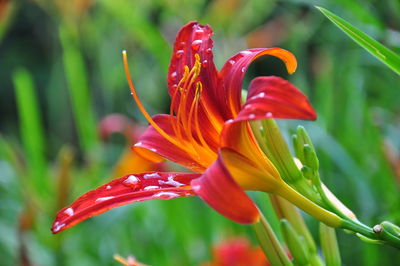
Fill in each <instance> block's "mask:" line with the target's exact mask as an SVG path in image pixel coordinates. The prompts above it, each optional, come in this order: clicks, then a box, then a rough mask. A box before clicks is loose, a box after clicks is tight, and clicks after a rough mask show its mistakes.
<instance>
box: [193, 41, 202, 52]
mask: <svg viewBox="0 0 400 266" xmlns="http://www.w3.org/2000/svg"><path fill="white" fill-rule="evenodd" d="M202 43H203V41H202V40H195V41H193V42H192V49H193V50H194V51H198V50H199V48H200V45H201V44H202Z"/></svg>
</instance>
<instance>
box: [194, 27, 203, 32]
mask: <svg viewBox="0 0 400 266" xmlns="http://www.w3.org/2000/svg"><path fill="white" fill-rule="evenodd" d="M194 32H195V33H204V30H203V29H202V28H198V29H196V30H195V31H194Z"/></svg>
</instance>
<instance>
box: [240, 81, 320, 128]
mask: <svg viewBox="0 0 400 266" xmlns="http://www.w3.org/2000/svg"><path fill="white" fill-rule="evenodd" d="M266 118H286V119H287V118H291V119H308V120H315V119H316V118H317V115H316V113H315V111H314V109H313V107H312V106H311V104H310V102H309V101H308V99H307V97H306V96H305V95H304V94H303V93H302V92H301V91H300V90H299V89H297V88H296V87H295V86H293V85H292V84H291V83H290V82H288V81H286V80H284V79H282V78H279V77H273V76H271V77H257V78H255V79H253V81H252V82H251V84H250V86H249V94H248V96H247V101H246V103H245V104H244V106H243V108H242V110H240V113H239V115H238V116H237V117H236V118H235V121H243V120H259V119H266Z"/></svg>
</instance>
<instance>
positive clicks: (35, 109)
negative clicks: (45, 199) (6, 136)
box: [13, 69, 48, 192]
mask: <svg viewBox="0 0 400 266" xmlns="http://www.w3.org/2000/svg"><path fill="white" fill-rule="evenodd" d="M13 82H14V87H15V95H16V100H17V108H18V114H19V128H20V135H21V139H22V143H23V146H24V149H25V153H26V163H27V167H28V173H30V175H31V178H32V184H33V185H34V187H35V188H36V189H37V191H38V192H43V191H46V184H47V183H48V182H46V181H45V180H43V179H44V178H45V173H46V158H45V142H44V139H45V137H44V132H43V123H42V120H41V114H40V110H39V106H38V103H37V98H36V95H35V87H34V84H33V80H32V77H31V75H30V73H29V72H28V71H27V70H25V69H18V70H17V71H15V73H14V75H13Z"/></svg>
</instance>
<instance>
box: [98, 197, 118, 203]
mask: <svg viewBox="0 0 400 266" xmlns="http://www.w3.org/2000/svg"><path fill="white" fill-rule="evenodd" d="M113 198H114V197H113V196H110V197H101V198H98V199H96V201H95V202H103V201H106V200H109V199H113Z"/></svg>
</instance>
